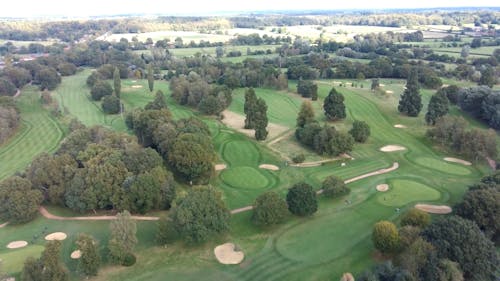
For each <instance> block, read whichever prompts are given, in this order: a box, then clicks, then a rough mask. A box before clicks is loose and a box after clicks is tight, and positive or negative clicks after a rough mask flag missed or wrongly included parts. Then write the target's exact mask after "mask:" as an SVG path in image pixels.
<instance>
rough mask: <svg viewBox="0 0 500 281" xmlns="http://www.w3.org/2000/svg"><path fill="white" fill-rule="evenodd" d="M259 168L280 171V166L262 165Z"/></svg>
mask: <svg viewBox="0 0 500 281" xmlns="http://www.w3.org/2000/svg"><path fill="white" fill-rule="evenodd" d="M259 168H261V169H266V170H271V171H278V170H279V169H280V168H279V167H278V166H276V165H271V164H261V165H259Z"/></svg>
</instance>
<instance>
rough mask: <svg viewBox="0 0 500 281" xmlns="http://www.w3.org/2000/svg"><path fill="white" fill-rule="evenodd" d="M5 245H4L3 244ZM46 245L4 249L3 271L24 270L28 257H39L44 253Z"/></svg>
mask: <svg viewBox="0 0 500 281" xmlns="http://www.w3.org/2000/svg"><path fill="white" fill-rule="evenodd" d="M2 246H3V245H2ZM43 249H44V247H42V246H40V245H28V246H26V247H24V248H20V249H12V250H8V251H4V253H2V254H0V260H1V261H2V271H3V272H19V271H21V270H22V265H23V264H24V260H26V257H34V258H38V257H39V256H40V254H41V253H42V251H43Z"/></svg>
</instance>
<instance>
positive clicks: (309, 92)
mask: <svg viewBox="0 0 500 281" xmlns="http://www.w3.org/2000/svg"><path fill="white" fill-rule="evenodd" d="M297 93H298V94H299V95H301V96H302V97H304V98H311V100H313V101H314V100H317V99H318V85H316V84H314V82H313V81H311V80H302V79H300V80H299V82H298V83H297Z"/></svg>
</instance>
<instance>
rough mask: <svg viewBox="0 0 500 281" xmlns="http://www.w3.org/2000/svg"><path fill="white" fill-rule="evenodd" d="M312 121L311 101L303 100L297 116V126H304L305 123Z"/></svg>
mask: <svg viewBox="0 0 500 281" xmlns="http://www.w3.org/2000/svg"><path fill="white" fill-rule="evenodd" d="M312 121H314V109H313V107H312V104H311V102H309V101H305V102H303V103H302V105H301V106H300V111H299V114H298V116H297V127H301V128H302V127H304V125H306V124H307V123H310V122H312Z"/></svg>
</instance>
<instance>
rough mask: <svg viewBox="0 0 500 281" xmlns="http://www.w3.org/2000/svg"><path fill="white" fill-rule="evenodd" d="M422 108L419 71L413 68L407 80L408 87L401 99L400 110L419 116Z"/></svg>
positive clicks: (412, 115)
mask: <svg viewBox="0 0 500 281" xmlns="http://www.w3.org/2000/svg"><path fill="white" fill-rule="evenodd" d="M421 110H422V97H421V96H420V93H419V86H418V73H417V69H416V68H413V69H412V70H411V71H410V74H409V76H408V79H407V80H406V89H405V91H404V93H403V95H401V99H400V100H399V106H398V111H399V112H401V113H403V114H406V115H408V116H411V117H417V116H418V114H419V113H420V111H421Z"/></svg>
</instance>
